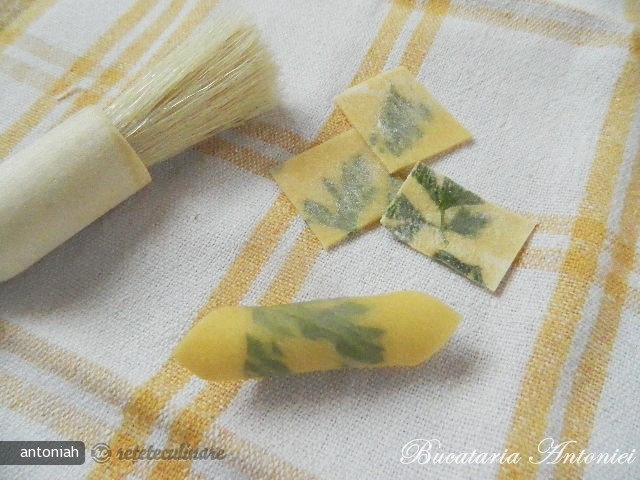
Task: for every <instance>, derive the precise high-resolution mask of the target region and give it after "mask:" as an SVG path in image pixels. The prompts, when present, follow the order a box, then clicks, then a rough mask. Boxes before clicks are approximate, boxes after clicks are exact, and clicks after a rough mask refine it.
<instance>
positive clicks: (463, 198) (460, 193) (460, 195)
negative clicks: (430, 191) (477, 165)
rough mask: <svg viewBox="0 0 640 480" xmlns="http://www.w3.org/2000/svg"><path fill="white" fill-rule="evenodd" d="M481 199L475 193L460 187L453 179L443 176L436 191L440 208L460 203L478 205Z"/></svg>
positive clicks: (444, 208) (481, 201)
mask: <svg viewBox="0 0 640 480" xmlns="http://www.w3.org/2000/svg"><path fill="white" fill-rule="evenodd" d="M480 203H483V200H482V199H481V198H480V197H479V196H477V195H476V194H475V193H473V192H470V191H469V190H467V189H465V188H463V187H461V186H460V185H458V184H457V183H456V182H454V181H453V180H451V179H449V178H447V177H445V178H444V180H443V181H442V186H441V187H440V189H439V193H438V206H439V207H440V208H441V209H442V210H447V209H448V208H451V207H456V206H460V205H478V204H480Z"/></svg>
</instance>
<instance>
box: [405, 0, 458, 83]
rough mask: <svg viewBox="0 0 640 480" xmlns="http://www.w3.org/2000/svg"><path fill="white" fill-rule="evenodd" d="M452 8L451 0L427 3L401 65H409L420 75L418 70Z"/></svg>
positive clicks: (411, 69) (408, 67)
mask: <svg viewBox="0 0 640 480" xmlns="http://www.w3.org/2000/svg"><path fill="white" fill-rule="evenodd" d="M450 8H451V1H450V0H430V1H429V2H428V3H427V7H426V8H425V10H424V12H423V14H422V18H421V19H420V23H419V24H418V26H417V27H416V29H415V30H414V32H413V35H412V36H411V39H410V40H409V44H408V45H407V48H406V50H405V52H404V55H403V56H402V60H400V65H404V66H405V67H407V70H409V71H410V72H411V73H413V74H414V75H418V70H420V67H421V66H422V64H423V63H424V59H425V58H426V57H427V53H428V52H429V50H430V49H431V45H432V44H433V40H434V39H435V37H436V34H437V33H438V32H439V31H440V26H441V25H442V20H443V19H444V17H445V16H446V15H447V13H448V12H449V9H450Z"/></svg>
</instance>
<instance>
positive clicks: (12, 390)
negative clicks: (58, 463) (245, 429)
mask: <svg viewBox="0 0 640 480" xmlns="http://www.w3.org/2000/svg"><path fill="white" fill-rule="evenodd" d="M58 348H59V347H58ZM66 355H71V356H73V354H72V353H70V352H66ZM75 362H76V365H77V370H78V373H79V375H82V376H83V377H98V376H99V375H100V373H101V372H100V369H96V368H95V366H94V365H91V364H88V363H86V361H85V360H84V359H83V358H81V357H77V356H76V357H75ZM117 381H118V382H119V383H123V382H126V381H125V380H123V379H121V378H119V379H118V380H117ZM0 382H2V385H3V386H4V387H5V388H3V389H0V406H2V407H4V408H6V409H9V410H12V411H13V412H15V413H18V414H19V415H21V416H23V417H25V418H26V419H28V420H29V421H30V422H33V423H36V424H39V425H43V426H45V427H47V428H49V429H50V430H52V431H54V432H55V433H57V434H58V435H60V436H61V437H62V439H65V440H67V439H70V440H79V441H83V442H84V443H85V445H86V446H87V448H88V449H90V448H91V447H92V446H93V445H95V444H96V443H103V442H104V436H105V435H109V434H110V433H111V432H112V431H113V429H112V428H111V426H109V425H107V424H106V423H103V422H102V421H100V419H98V418H96V417H94V416H92V415H88V414H86V413H84V412H83V411H81V410H79V409H78V408H77V407H76V406H74V405H71V404H68V403H66V401H65V399H63V398H60V397H59V396H57V395H55V394H52V393H49V392H47V391H45V390H43V389H41V388H39V387H38V386H35V385H32V384H30V383H28V382H26V381H25V380H24V379H20V378H17V377H14V376H13V375H11V374H8V373H5V372H2V371H0ZM101 398H104V397H101ZM105 399H106V398H105ZM43 412H47V415H43V414H42V413H43ZM213 433H214V435H215V445H214V446H212V447H217V448H221V449H223V451H224V457H223V458H221V459H219V460H218V461H221V462H223V463H225V464H227V465H230V466H231V467H233V468H235V469H236V470H238V471H240V472H242V473H245V474H247V475H252V477H253V478H256V477H259V478H265V477H266V476H267V475H269V474H270V473H271V472H273V471H274V470H275V471H277V472H281V473H282V474H283V477H284V478H287V479H292V480H295V479H305V480H311V479H313V478H314V477H313V476H311V475H309V474H308V473H306V472H304V471H302V470H300V469H298V468H295V467H293V466H292V465H290V464H288V463H287V462H285V461H284V460H282V459H281V458H279V457H277V456H275V455H272V454H270V453H269V452H267V451H265V450H264V449H262V448H259V447H257V446H255V445H253V444H252V443H250V442H248V441H246V440H244V439H242V438H240V437H238V436H237V435H235V434H234V433H233V432H231V431H230V430H227V429H225V428H221V427H216V428H215V431H214V432H213ZM112 453H113V455H116V453H117V450H112ZM87 461H90V460H87ZM140 463H145V462H140Z"/></svg>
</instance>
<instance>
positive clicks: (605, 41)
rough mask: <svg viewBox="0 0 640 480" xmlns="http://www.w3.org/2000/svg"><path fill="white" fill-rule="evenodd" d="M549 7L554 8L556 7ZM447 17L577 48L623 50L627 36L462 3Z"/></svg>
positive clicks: (453, 7) (452, 9) (546, 18)
mask: <svg viewBox="0 0 640 480" xmlns="http://www.w3.org/2000/svg"><path fill="white" fill-rule="evenodd" d="M553 6H554V7H555V8H557V7H559V5H553ZM451 16H455V17H458V18H462V19H466V20H472V21H481V22H483V23H492V24H494V25H498V26H501V27H506V28H510V29H512V30H518V31H521V32H528V33H534V34H537V35H544V36H545V37H548V38H553V39H555V40H560V41H563V42H567V43H570V44H572V45H577V46H592V47H605V46H617V47H620V48H625V47H626V46H627V43H628V40H629V39H628V36H627V35H625V34H623V33H614V32H608V31H605V30H595V29H592V28H585V27H578V26H574V25H571V24H569V23H563V22H560V21H556V20H554V19H551V18H548V17H544V18H542V17H533V16H526V15H521V14H520V13H517V12H511V11H507V10H499V9H494V8H489V7H482V6H477V5H467V4H462V3H461V4H457V5H453V6H452V7H451Z"/></svg>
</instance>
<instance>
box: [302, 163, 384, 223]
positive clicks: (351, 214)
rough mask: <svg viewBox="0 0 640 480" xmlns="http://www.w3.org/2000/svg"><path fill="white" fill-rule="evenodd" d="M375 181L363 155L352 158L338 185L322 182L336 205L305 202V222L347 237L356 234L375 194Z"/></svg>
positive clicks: (344, 169) (324, 180)
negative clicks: (345, 234) (320, 225)
mask: <svg viewBox="0 0 640 480" xmlns="http://www.w3.org/2000/svg"><path fill="white" fill-rule="evenodd" d="M372 177H373V173H372V172H371V170H370V166H369V163H368V162H367V160H365V159H364V158H363V157H362V156H360V155H357V156H355V157H353V159H351V161H349V162H346V163H345V164H344V165H343V166H342V173H341V177H340V182H339V183H336V182H334V181H333V180H330V179H328V178H324V179H323V180H322V183H323V185H324V188H325V189H326V190H327V192H329V194H331V196H332V197H333V199H334V204H333V205H332V206H331V207H327V206H325V205H322V204H320V203H318V202H316V201H314V200H309V199H308V200H305V202H304V214H305V219H306V220H308V221H312V222H316V223H320V224H322V225H326V226H328V227H332V228H337V229H339V230H344V231H345V232H347V233H351V232H354V231H356V230H357V229H358V218H359V217H360V214H361V213H362V212H363V211H364V210H365V209H366V207H367V206H368V205H369V204H370V203H371V202H372V201H373V199H374V197H375V194H376V188H375V187H374V186H373V185H372V183H373V181H374V179H373V178H372Z"/></svg>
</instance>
